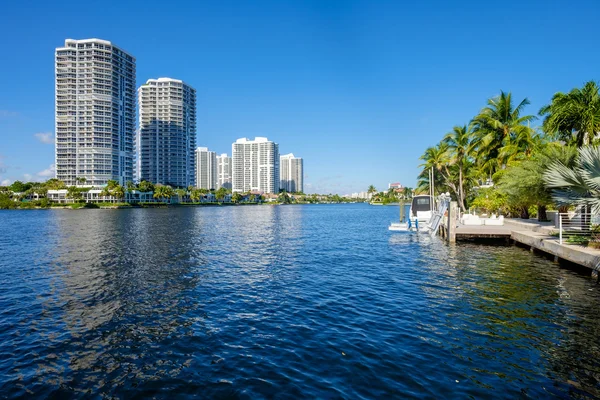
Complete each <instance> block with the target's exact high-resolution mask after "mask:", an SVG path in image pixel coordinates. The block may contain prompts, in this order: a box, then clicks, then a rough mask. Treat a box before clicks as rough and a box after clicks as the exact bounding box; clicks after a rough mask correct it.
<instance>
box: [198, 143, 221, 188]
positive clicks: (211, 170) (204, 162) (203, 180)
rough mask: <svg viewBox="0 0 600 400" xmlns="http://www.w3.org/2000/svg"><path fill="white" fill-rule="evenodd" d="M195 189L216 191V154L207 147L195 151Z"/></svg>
mask: <svg viewBox="0 0 600 400" xmlns="http://www.w3.org/2000/svg"><path fill="white" fill-rule="evenodd" d="M196 187H197V188H199V189H209V190H210V189H217V153H215V152H214V151H208V147H198V148H197V149H196Z"/></svg>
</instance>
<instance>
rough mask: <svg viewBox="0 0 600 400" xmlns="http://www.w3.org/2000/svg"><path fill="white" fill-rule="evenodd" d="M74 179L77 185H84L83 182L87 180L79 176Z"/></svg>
mask: <svg viewBox="0 0 600 400" xmlns="http://www.w3.org/2000/svg"><path fill="white" fill-rule="evenodd" d="M75 181H76V182H77V184H78V185H85V183H86V182H87V179H85V178H83V177H81V178H75Z"/></svg>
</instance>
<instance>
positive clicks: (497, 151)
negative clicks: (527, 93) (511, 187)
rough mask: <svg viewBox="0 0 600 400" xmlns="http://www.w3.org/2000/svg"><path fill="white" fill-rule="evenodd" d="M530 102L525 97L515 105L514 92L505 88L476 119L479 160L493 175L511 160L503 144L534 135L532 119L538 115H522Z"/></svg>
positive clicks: (507, 144)
mask: <svg viewBox="0 0 600 400" xmlns="http://www.w3.org/2000/svg"><path fill="white" fill-rule="evenodd" d="M528 104H529V100H528V99H527V98H525V99H523V100H522V101H521V102H520V103H519V104H518V105H517V106H516V107H514V106H513V102H512V95H511V93H510V92H508V93H506V92H503V91H501V92H500V95H499V96H497V97H493V98H491V99H489V100H488V101H487V106H486V107H484V108H483V109H482V110H481V112H480V113H479V114H478V115H477V116H476V117H475V118H474V119H473V133H474V136H475V143H474V145H475V147H476V148H477V155H476V157H477V161H478V163H479V164H480V165H481V166H482V167H483V170H484V171H485V172H486V173H488V174H489V176H491V175H493V174H494V172H496V170H498V169H499V168H503V167H504V166H505V165H506V163H507V161H508V157H507V155H508V154H507V153H506V152H504V153H503V152H502V151H501V149H502V148H503V147H507V146H510V145H511V143H513V142H514V141H515V140H517V138H518V137H523V136H525V137H527V136H528V135H531V132H530V131H531V127H530V126H529V123H530V122H531V121H533V120H535V119H536V117H535V116H534V115H525V116H521V114H522V113H523V110H524V108H525V107H526V106H527V105H528Z"/></svg>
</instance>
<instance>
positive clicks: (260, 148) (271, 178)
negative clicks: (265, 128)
mask: <svg viewBox="0 0 600 400" xmlns="http://www.w3.org/2000/svg"><path fill="white" fill-rule="evenodd" d="M231 161H232V190H233V191H234V192H247V191H260V192H263V193H279V145H278V144H277V143H275V142H272V141H270V140H268V139H267V138H265V137H256V138H254V140H250V139H246V138H242V139H238V140H236V141H235V143H233V144H232V145H231Z"/></svg>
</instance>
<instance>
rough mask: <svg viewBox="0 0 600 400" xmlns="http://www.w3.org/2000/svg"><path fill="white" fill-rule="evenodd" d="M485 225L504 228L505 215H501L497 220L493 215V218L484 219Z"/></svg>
mask: <svg viewBox="0 0 600 400" xmlns="http://www.w3.org/2000/svg"><path fill="white" fill-rule="evenodd" d="M483 223H484V224H485V225H489V226H502V225H504V215H501V216H500V217H498V218H496V216H495V215H493V216H492V217H491V218H486V219H484V220H483Z"/></svg>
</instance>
